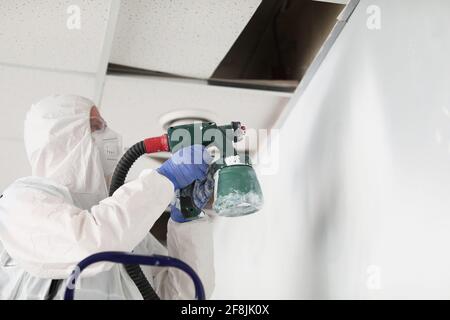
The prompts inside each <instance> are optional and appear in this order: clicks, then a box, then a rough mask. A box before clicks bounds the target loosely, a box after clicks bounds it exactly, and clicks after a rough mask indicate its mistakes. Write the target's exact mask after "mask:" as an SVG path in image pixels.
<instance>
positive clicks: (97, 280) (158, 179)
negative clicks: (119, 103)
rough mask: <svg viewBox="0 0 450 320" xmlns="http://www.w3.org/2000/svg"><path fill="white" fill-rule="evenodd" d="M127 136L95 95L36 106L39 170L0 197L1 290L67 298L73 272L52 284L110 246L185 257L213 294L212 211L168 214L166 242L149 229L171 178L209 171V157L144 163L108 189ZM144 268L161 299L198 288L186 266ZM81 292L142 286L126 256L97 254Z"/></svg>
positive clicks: (32, 135)
mask: <svg viewBox="0 0 450 320" xmlns="http://www.w3.org/2000/svg"><path fill="white" fill-rule="evenodd" d="M120 141H121V140H120V137H119V136H118V135H117V134H115V133H114V132H113V131H112V130H110V129H109V128H108V127H107V126H106V123H105V122H104V120H103V119H102V118H101V116H100V115H99V113H98V110H97V108H96V107H94V103H92V101H90V100H88V99H85V98H81V97H78V96H67V95H56V96H51V97H48V98H46V99H44V100H42V101H40V102H39V103H37V104H35V105H33V106H32V107H31V110H30V111H29V112H28V114H27V117H26V120H25V145H26V151H27V154H28V157H29V160H30V163H31V166H32V173H33V176H32V177H27V178H22V179H19V180H17V181H16V182H14V183H13V184H12V185H11V186H10V187H9V188H8V189H6V190H5V191H4V192H3V195H2V198H1V199H0V299H51V298H54V299H62V297H63V295H64V289H65V286H66V281H67V280H64V281H59V286H56V287H55V283H56V284H58V281H56V280H55V279H67V278H68V277H69V276H70V273H71V271H72V270H73V268H74V267H75V265H76V264H77V263H78V262H79V261H81V260H82V259H84V258H86V257H87V256H89V255H92V254H94V253H98V252H103V251H127V252H131V251H134V252H135V253H137V254H146V255H150V254H168V255H169V256H173V257H175V258H178V259H181V260H182V261H184V262H186V263H187V264H189V265H190V266H191V267H192V268H193V269H194V270H195V271H196V272H197V273H198V275H199V276H200V278H201V280H202V282H203V285H204V287H205V291H206V295H207V296H210V294H211V292H212V290H213V287H214V268H213V243H212V226H211V221H210V218H209V217H208V216H205V217H203V218H201V219H198V220H195V221H191V222H186V223H179V222H176V221H174V220H173V219H170V220H169V223H168V235H167V249H166V248H165V247H164V246H163V245H162V244H160V243H159V242H158V241H157V240H156V239H155V238H154V237H153V236H152V235H151V234H150V233H149V230H150V228H151V227H152V225H153V224H154V223H155V222H156V220H157V219H158V218H159V217H160V216H161V214H162V212H164V210H165V209H166V208H167V206H168V205H169V203H170V202H171V200H172V198H173V195H174V188H175V187H178V188H180V187H183V186H184V185H186V184H187V183H192V182H193V181H195V180H198V179H202V178H203V177H204V176H205V174H206V172H205V171H206V170H204V166H205V163H202V164H198V165H195V164H190V165H186V164H183V163H181V164H174V163H173V162H170V159H169V160H168V162H166V164H165V165H163V166H162V167H161V168H160V169H164V170H159V169H158V170H150V169H149V170H144V171H143V172H142V173H141V174H140V176H139V177H138V178H137V179H136V180H134V181H130V182H128V183H126V184H124V185H123V186H122V187H120V188H119V189H118V190H117V191H116V192H115V193H114V194H113V196H111V197H108V185H107V181H108V180H109V179H110V177H111V175H112V173H113V169H114V167H115V164H116V162H117V161H118V160H119V157H120V149H121V148H120ZM105 143H107V144H108V146H107V147H106V148H105ZM114 146H115V147H114ZM197 149H198V148H197ZM197 149H195V148H192V149H191V150H188V151H189V152H191V151H192V152H199V151H198V150H197ZM105 150H106V151H105ZM105 152H107V153H108V155H105ZM12 161H14V160H13V155H12ZM177 170H181V171H179V172H178V171H177ZM142 269H143V271H144V273H145V275H146V277H147V279H148V280H149V282H150V284H151V285H152V287H153V288H154V289H155V291H156V293H157V294H158V295H159V297H160V298H161V299H193V298H194V286H193V283H192V281H191V279H190V278H189V277H188V276H187V275H186V274H184V273H183V272H181V271H179V270H176V269H170V268H157V267H145V266H142ZM53 292H55V293H53ZM75 298H76V299H142V295H141V294H140V292H139V291H138V289H137V287H136V286H135V284H134V283H133V282H132V280H131V278H130V277H129V276H128V274H127V273H126V271H125V269H124V267H123V266H122V265H117V264H110V263H99V264H95V265H93V266H91V267H89V268H88V269H86V270H85V271H84V272H83V273H82V274H81V277H80V279H79V281H78V283H77V289H76V291H75Z"/></svg>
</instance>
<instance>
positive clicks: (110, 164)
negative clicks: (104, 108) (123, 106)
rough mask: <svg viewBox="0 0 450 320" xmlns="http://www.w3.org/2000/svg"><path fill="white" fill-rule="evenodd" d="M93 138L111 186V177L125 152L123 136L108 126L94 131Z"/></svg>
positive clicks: (107, 181) (106, 178) (107, 180)
mask: <svg viewBox="0 0 450 320" xmlns="http://www.w3.org/2000/svg"><path fill="white" fill-rule="evenodd" d="M92 138H93V139H94V143H95V145H96V146H97V149H98V151H99V154H100V160H101V163H102V167H103V172H104V174H105V180H106V183H107V185H108V186H109V184H110V182H111V177H112V175H113V173H114V169H115V168H116V165H117V163H118V162H119V160H120V157H121V156H122V153H123V144H122V136H121V135H120V134H118V133H116V132H115V131H113V130H111V129H110V128H108V127H105V128H104V129H103V130H101V131H96V132H93V133H92Z"/></svg>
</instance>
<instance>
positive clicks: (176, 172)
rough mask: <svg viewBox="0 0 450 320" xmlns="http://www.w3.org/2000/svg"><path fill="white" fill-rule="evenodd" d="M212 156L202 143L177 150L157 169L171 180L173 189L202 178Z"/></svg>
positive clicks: (204, 176)
mask: <svg viewBox="0 0 450 320" xmlns="http://www.w3.org/2000/svg"><path fill="white" fill-rule="evenodd" d="M211 161H212V158H211V156H210V155H209V154H208V152H205V147H204V146H202V145H193V146H189V147H186V148H183V149H181V150H178V151H177V152H176V153H175V154H174V155H173V156H172V157H171V158H170V159H169V160H167V161H166V162H164V163H163V165H162V166H161V167H160V168H159V169H157V171H158V172H159V173H160V174H162V175H163V176H165V177H166V178H167V179H169V180H170V181H172V183H173V185H174V186H175V190H177V189H183V188H184V187H187V186H188V185H190V184H191V183H193V182H194V181H195V180H204V179H205V178H206V173H207V172H208V166H209V163H211Z"/></svg>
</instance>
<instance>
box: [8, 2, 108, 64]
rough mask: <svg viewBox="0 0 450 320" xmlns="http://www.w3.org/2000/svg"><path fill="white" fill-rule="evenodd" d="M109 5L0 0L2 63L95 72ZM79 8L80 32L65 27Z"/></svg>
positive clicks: (106, 3)
mask: <svg viewBox="0 0 450 320" xmlns="http://www.w3.org/2000/svg"><path fill="white" fill-rule="evenodd" d="M109 6H110V1H105V0H104V1H89V0H60V1H53V0H39V1H34V0H29V1H26V0H1V1H0V62H1V63H8V64H14V65H26V66H34V67H42V68H49V69H57V70H73V71H81V72H94V73H95V72H97V69H98V64H99V61H100V55H101V52H102V48H103V40H104V36H105V31H106V26H107V21H108V16H109ZM77 8H79V10H80V11H79V12H80V15H79V16H80V19H79V21H80V25H79V26H80V29H69V27H68V21H69V26H71V28H72V26H74V25H75V26H76V23H75V24H73V23H72V24H70V22H76V20H71V18H73V17H76V16H75V15H76V14H77V10H78V9H77ZM72 9H73V11H71V10H72ZM68 12H70V13H68Z"/></svg>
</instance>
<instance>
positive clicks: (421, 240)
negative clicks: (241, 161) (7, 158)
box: [215, 0, 450, 299]
mask: <svg viewBox="0 0 450 320" xmlns="http://www.w3.org/2000/svg"><path fill="white" fill-rule="evenodd" d="M370 5H376V6H378V7H379V8H380V9H381V29H380V30H369V29H368V28H367V25H366V22H367V19H368V17H369V16H370V15H369V14H367V13H366V10H367V9H368V7H369V6H370ZM449 12H450V2H449V1H446V0H432V1H420V0H409V1H406V0H405V1H400V0H396V1H391V0H370V1H361V3H360V4H359V6H358V7H357V9H356V11H355V12H354V14H353V16H352V17H351V19H350V21H349V23H348V25H347V26H346V28H345V29H344V31H343V33H342V34H341V36H340V37H339V39H338V40H337V42H336V44H335V46H334V47H333V48H332V50H331V52H330V54H329V55H328V57H327V58H326V59H325V61H324V63H323V64H322V66H321V68H320V69H319V71H318V72H317V74H316V76H315V77H314V79H313V81H312V82H311V84H310V85H309V87H308V88H307V89H306V91H305V93H304V95H303V96H302V97H301V98H300V99H293V101H292V104H293V110H292V112H291V114H290V115H289V117H288V119H287V121H286V123H285V125H284V126H283V129H282V132H281V139H282V145H281V150H282V151H281V154H282V155H281V157H280V170H279V172H278V173H277V174H276V175H274V176H266V177H263V178H262V183H263V188H264V190H265V196H266V200H267V203H266V206H265V209H264V211H262V212H260V213H259V214H257V215H254V216H249V217H245V218H241V219H236V220H228V219H219V222H218V226H217V230H216V256H217V257H216V260H217V263H216V264H217V272H218V279H217V289H216V292H215V298H447V299H448V298H450V290H449V289H448V288H449V287H450V272H449V270H450V257H449V255H448V248H449V243H450V232H449V227H450V197H449V192H450V90H449V88H450V59H449V53H450V28H449V17H448V13H449Z"/></svg>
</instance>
